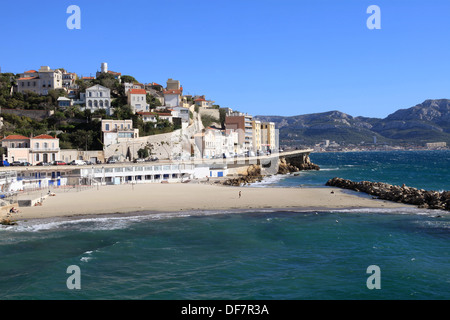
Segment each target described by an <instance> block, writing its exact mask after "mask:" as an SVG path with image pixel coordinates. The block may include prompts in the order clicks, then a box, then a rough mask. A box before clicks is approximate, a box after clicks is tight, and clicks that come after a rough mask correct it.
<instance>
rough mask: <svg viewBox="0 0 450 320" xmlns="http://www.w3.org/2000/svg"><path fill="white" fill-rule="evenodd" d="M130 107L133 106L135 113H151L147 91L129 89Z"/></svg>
mask: <svg viewBox="0 0 450 320" xmlns="http://www.w3.org/2000/svg"><path fill="white" fill-rule="evenodd" d="M127 96H128V105H130V106H131V109H132V110H133V113H136V112H142V111H149V109H150V106H149V105H148V104H147V91H145V90H144V89H129V90H128V93H127Z"/></svg>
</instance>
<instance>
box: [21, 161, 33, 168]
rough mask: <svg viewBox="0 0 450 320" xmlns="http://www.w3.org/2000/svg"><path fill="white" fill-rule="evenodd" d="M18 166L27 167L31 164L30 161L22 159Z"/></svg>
mask: <svg viewBox="0 0 450 320" xmlns="http://www.w3.org/2000/svg"><path fill="white" fill-rule="evenodd" d="M20 166H22V167H28V166H31V163H29V162H28V161H23V162H21V163H20Z"/></svg>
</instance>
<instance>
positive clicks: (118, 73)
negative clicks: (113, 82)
mask: <svg viewBox="0 0 450 320" xmlns="http://www.w3.org/2000/svg"><path fill="white" fill-rule="evenodd" d="M108 73H110V74H117V75H119V76H121V75H122V74H121V73H120V72H114V71H111V70H108Z"/></svg>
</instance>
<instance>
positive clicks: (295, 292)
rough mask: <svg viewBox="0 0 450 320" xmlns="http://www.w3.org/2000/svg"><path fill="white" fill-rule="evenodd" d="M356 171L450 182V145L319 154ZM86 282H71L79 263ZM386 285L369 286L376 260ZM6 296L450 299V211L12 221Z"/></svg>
mask: <svg viewBox="0 0 450 320" xmlns="http://www.w3.org/2000/svg"><path fill="white" fill-rule="evenodd" d="M311 160H312V161H313V162H314V163H317V164H319V165H320V166H321V168H322V170H321V171H315V172H302V173H301V174H300V175H299V176H276V177H271V178H269V179H267V180H266V181H264V182H262V183H257V184H255V187H267V186H276V187H280V188H281V187H288V188H292V187H298V186H323V185H324V184H325V182H326V181H327V180H328V179H330V178H332V177H335V176H338V177H342V178H347V179H352V180H357V181H359V180H372V181H382V182H388V183H392V184H400V185H401V184H403V183H404V184H406V185H408V186H413V187H417V188H423V189H434V190H449V189H450V182H449V181H450V151H426V152H425V151H404V152H360V153H321V154H312V155H311ZM72 265H75V266H78V267H79V270H80V283H81V288H80V289H72V290H70V289H68V287H67V284H66V281H67V279H68V277H69V276H71V274H70V273H67V268H68V267H69V266H72ZM372 265H375V266H378V267H379V271H380V272H379V274H378V275H379V277H378V283H379V284H380V289H369V288H368V286H367V280H368V278H369V277H370V276H371V273H370V272H369V273H368V271H367V269H368V267H369V266H372ZM0 299H1V300H8V299H158V300H159V299H167V300H187V299H189V300H215V299H225V300H229V299H231V300H243V299H245V300H296V299H318V300H325V299H326V300H330V299H331V300H337V299H357V300H359V299H361V300H366V299H386V300H393V299H395V300H397V299H445V300H447V299H450V215H449V213H448V212H442V211H435V210H426V209H415V208H413V209H396V210H392V209H390V210H389V209H359V210H331V211H302V210H283V211H276V210H262V211H258V212H255V211H230V212H205V213H203V214H202V215H200V216H194V215H191V214H189V213H184V214H183V215H174V214H172V215H170V214H163V213H161V214H150V213H142V212H141V213H136V214H127V215H104V216H99V217H84V218H77V219H74V218H72V219H68V218H65V219H44V220H35V221H31V220H30V221H27V222H22V223H21V224H20V225H19V226H15V227H2V228H0Z"/></svg>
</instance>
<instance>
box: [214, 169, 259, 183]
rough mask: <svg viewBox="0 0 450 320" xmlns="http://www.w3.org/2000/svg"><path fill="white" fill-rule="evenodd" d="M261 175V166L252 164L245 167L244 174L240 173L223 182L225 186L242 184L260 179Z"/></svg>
mask: <svg viewBox="0 0 450 320" xmlns="http://www.w3.org/2000/svg"><path fill="white" fill-rule="evenodd" d="M262 179H263V176H262V174H261V166H260V165H256V164H252V165H250V166H249V167H248V168H247V172H246V173H245V174H240V175H239V176H238V177H236V178H230V179H227V180H225V181H224V182H223V185H226V186H240V185H243V184H248V183H253V182H257V181H262Z"/></svg>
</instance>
